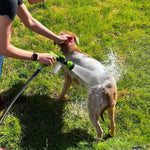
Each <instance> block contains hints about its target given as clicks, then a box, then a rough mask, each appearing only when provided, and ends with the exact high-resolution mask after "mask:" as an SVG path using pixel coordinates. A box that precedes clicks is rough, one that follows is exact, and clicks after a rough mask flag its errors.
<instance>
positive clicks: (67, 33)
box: [54, 31, 79, 45]
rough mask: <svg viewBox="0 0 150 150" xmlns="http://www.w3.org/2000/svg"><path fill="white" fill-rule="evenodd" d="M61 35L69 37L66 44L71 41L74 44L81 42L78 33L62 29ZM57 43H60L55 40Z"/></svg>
mask: <svg viewBox="0 0 150 150" xmlns="http://www.w3.org/2000/svg"><path fill="white" fill-rule="evenodd" d="M59 36H60V37H67V41H66V42H65V43H66V45H67V44H69V43H71V44H74V43H76V44H79V38H78V37H77V35H76V34H74V33H72V32H70V31H61V32H60V33H59ZM65 43H61V44H59V45H62V44H65ZM56 44H58V43H57V42H55V41H54V45H56Z"/></svg>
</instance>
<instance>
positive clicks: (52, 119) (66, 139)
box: [3, 83, 94, 150]
mask: <svg viewBox="0 0 150 150" xmlns="http://www.w3.org/2000/svg"><path fill="white" fill-rule="evenodd" d="M22 86H23V84H22V83H19V84H16V85H14V86H13V87H12V88H11V89H10V90H8V91H6V92H5V93H3V95H4V97H6V99H8V98H9V99H11V98H13V97H14V96H15V95H16V94H17V91H19V89H20V88H21V87H22ZM65 105H67V102H65V101H55V100H53V99H52V98H50V97H49V96H47V95H40V94H37V95H33V96H30V97H27V96H20V97H19V98H18V99H17V101H16V103H15V105H14V106H13V107H12V108H11V112H13V114H14V115H15V116H16V117H17V118H18V119H19V121H20V124H21V128H22V139H21V147H22V148H23V149H30V150H32V149H36V150H42V149H46V150H65V149H67V148H69V147H77V145H78V143H79V142H81V141H84V142H88V143H92V142H93V141H94V139H93V137H92V136H90V135H89V134H88V133H87V131H86V130H83V129H80V128H79V129H73V130H71V131H69V132H65V133H64V132H62V128H63V126H64V124H63V113H64V106H65ZM90 145H91V144H89V146H90Z"/></svg>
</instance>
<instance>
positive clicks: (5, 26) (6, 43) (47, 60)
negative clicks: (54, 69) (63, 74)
mask: <svg viewBox="0 0 150 150" xmlns="http://www.w3.org/2000/svg"><path fill="white" fill-rule="evenodd" d="M11 27H12V21H11V20H9V19H8V18H6V17H4V16H0V55H3V56H6V57H12V58H15V59H24V60H32V56H33V52H29V51H26V50H22V49H19V48H16V47H14V46H12V45H11V44H10V39H11ZM54 60H55V58H54V57H53V56H52V55H50V54H47V53H38V58H37V61H38V62H40V63H42V64H45V65H52V63H53V62H54Z"/></svg>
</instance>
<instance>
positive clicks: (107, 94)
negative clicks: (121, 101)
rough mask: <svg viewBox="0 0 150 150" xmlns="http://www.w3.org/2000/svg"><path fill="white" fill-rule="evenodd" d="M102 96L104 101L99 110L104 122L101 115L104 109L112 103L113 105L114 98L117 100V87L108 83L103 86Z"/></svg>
mask: <svg viewBox="0 0 150 150" xmlns="http://www.w3.org/2000/svg"><path fill="white" fill-rule="evenodd" d="M102 96H103V101H104V103H105V106H104V108H103V109H102V111H101V112H100V117H101V119H102V120H103V121H104V122H105V120H104V117H103V114H104V111H105V110H107V109H109V108H110V107H112V106H113V105H115V103H116V100H117V88H116V85H110V84H108V85H107V86H106V87H105V88H104V90H103V93H102Z"/></svg>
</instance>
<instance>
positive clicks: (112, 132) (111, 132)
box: [108, 105, 116, 136]
mask: <svg viewBox="0 0 150 150" xmlns="http://www.w3.org/2000/svg"><path fill="white" fill-rule="evenodd" d="M114 112H115V105H114V106H112V107H110V108H109V109H108V116H109V119H110V125H111V126H110V130H109V135H110V136H114V135H115V127H116V125H115V121H114Z"/></svg>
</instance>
